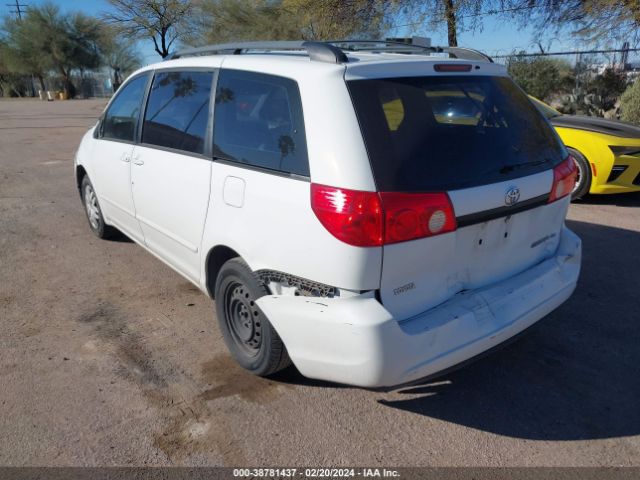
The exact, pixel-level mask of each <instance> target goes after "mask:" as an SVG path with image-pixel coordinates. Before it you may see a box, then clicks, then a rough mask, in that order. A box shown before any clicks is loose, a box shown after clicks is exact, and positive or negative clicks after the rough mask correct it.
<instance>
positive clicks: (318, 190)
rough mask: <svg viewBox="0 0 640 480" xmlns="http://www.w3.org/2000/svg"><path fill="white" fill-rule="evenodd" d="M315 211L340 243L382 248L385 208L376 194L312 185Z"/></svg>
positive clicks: (312, 206)
mask: <svg viewBox="0 0 640 480" xmlns="http://www.w3.org/2000/svg"><path fill="white" fill-rule="evenodd" d="M311 208H312V209H313V211H314V213H315V214H316V217H318V220H320V223H322V225H324V227H325V228H326V229H327V230H328V231H329V232H330V233H331V234H332V235H333V236H334V237H336V238H337V239H339V240H342V241H343V242H345V243H348V244H349V245H355V246H357V247H377V246H380V245H382V205H381V204H380V197H379V196H378V194H377V193H376V192H360V191H355V190H347V189H344V188H334V187H327V186H325V185H316V184H311Z"/></svg>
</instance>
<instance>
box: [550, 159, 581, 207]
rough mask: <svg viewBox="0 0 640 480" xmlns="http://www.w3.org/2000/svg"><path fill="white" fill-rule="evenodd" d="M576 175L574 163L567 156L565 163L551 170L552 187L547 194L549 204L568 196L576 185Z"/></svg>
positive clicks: (576, 170)
mask: <svg viewBox="0 0 640 480" xmlns="http://www.w3.org/2000/svg"><path fill="white" fill-rule="evenodd" d="M577 175H578V169H577V168H576V161H575V160H574V159H573V157H572V156H571V155H569V156H568V157H567V159H566V160H565V161H563V162H562V163H561V164H560V165H558V166H557V167H555V168H554V169H553V185H552V186H551V193H550V194H549V203H551V202H555V201H556V200H560V199H561V198H563V197H566V196H567V195H570V194H571V192H573V187H574V186H575V184H576V177H577Z"/></svg>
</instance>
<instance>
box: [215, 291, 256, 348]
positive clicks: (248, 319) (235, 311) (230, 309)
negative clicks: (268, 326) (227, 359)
mask: <svg viewBox="0 0 640 480" xmlns="http://www.w3.org/2000/svg"><path fill="white" fill-rule="evenodd" d="M223 302H224V313H225V315H224V317H225V320H226V322H227V326H228V327H229V332H231V335H232V337H233V340H234V341H235V342H236V344H237V345H238V347H240V348H241V349H242V350H243V351H244V352H245V353H246V354H247V355H250V356H252V357H254V356H256V355H257V354H258V352H259V351H260V346H261V345H262V319H261V315H262V314H261V312H260V309H259V308H258V306H257V305H256V304H255V302H254V299H253V298H252V296H251V294H250V292H249V290H248V289H247V288H246V287H245V286H244V285H242V284H241V283H237V282H233V283H230V284H229V285H228V286H227V288H226V290H225V293H224V299H223Z"/></svg>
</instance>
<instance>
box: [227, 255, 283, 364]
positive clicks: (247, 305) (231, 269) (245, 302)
mask: <svg viewBox="0 0 640 480" xmlns="http://www.w3.org/2000/svg"><path fill="white" fill-rule="evenodd" d="M215 292H216V313H217V316H218V323H219V325H220V330H221V331H222V336H223V338H224V341H225V343H226V345H227V347H228V348H229V351H230V352H231V355H232V356H233V358H235V360H236V361H237V362H238V363H239V364H240V366H242V367H243V368H245V369H247V370H249V371H250V372H251V373H253V374H254V375H259V376H267V375H271V374H272V373H275V372H277V371H279V370H282V369H284V368H286V367H288V366H289V365H290V364H291V360H289V355H288V354H287V349H286V348H285V346H284V343H282V340H281V339H280V336H279V335H278V333H277V332H276V331H275V329H274V328H273V327H272V326H271V323H269V320H268V319H267V317H266V316H265V314H264V313H263V312H262V310H260V307H258V305H257V304H256V300H257V299H258V298H260V297H262V296H264V295H267V293H268V292H267V289H266V288H265V286H264V284H263V283H262V282H261V281H260V280H259V279H258V278H257V277H256V276H255V274H254V273H253V271H251V269H250V268H249V267H248V265H247V264H246V263H245V262H243V261H242V260H241V259H239V258H233V259H231V260H229V261H227V262H226V263H225V264H224V265H223V266H222V268H221V269H220V273H219V274H218V278H217V279H216V288H215Z"/></svg>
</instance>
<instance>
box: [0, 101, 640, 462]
mask: <svg viewBox="0 0 640 480" xmlns="http://www.w3.org/2000/svg"><path fill="white" fill-rule="evenodd" d="M103 105H104V102H101V101H93V100H79V101H68V102H53V103H46V102H39V101H33V100H31V101H27V100H21V101H11V100H6V101H0V406H1V410H0V411H1V414H0V465H42V466H44V465H136V466H142V465H174V464H175V465H226V466H248V465H251V466H267V465H270V466H275V465H279V466H284V465H287V466H292V465H299V466H300V465H304V466H340V465H362V466H423V465H433V466H450V465H491V466H498V465H499V466H503V465H510V466H515V465H518V466H525V465H547V466H557V465H563V466H578V465H580V466H586V465H616V466H617V465H625V466H626V465H635V466H640V400H639V398H640V290H639V285H640V282H639V279H640V195H626V196H611V197H597V198H593V197H592V198H589V199H587V200H586V201H583V202H580V203H576V204H574V205H572V207H571V211H570V221H569V224H570V226H571V228H573V229H574V230H575V231H576V232H577V233H578V234H579V235H580V236H581V237H582V239H583V242H584V264H583V273H582V277H581V280H580V284H579V286H578V289H577V291H576V293H575V294H574V295H573V297H572V298H571V299H570V300H569V301H568V302H567V303H566V304H565V305H563V306H562V307H561V308H560V309H559V310H557V311H556V312H554V313H553V314H552V315H550V316H549V317H548V318H547V319H546V320H545V321H544V322H542V323H541V324H540V326H539V327H538V328H536V329H534V330H533V331H531V332H530V333H529V334H528V335H526V336H525V337H523V338H522V339H521V340H519V341H517V342H515V343H513V344H511V345H510V346H508V347H506V348H505V349H503V350H501V351H500V352H497V353H495V354H493V355H491V356H489V357H487V358H485V359H483V360H481V361H479V362H476V363H474V364H473V365H470V366H468V367H466V368H465V369H463V370H459V371H457V372H455V373H452V374H449V375H446V376H445V377H443V378H441V379H439V380H438V381H436V382H431V383H426V384H424V385H420V386H416V387H411V388H404V389H397V390H392V391H370V390H362V389H357V388H350V387H343V386H337V385H332V384H325V383H321V382H314V381H309V380H306V379H304V378H302V377H301V376H300V375H299V374H298V373H297V372H295V371H287V372H285V373H283V374H281V375H279V376H278V377H277V378H274V379H272V380H264V379H259V378H255V377H252V376H250V375H248V374H245V373H244V372H243V371H241V370H240V369H239V368H238V367H236V366H235V365H234V363H233V362H232V360H231V359H230V357H229V356H228V355H227V353H226V350H225V347H224V344H223V342H222V338H221V335H220V332H219V330H218V327H217V323H216V320H215V315H214V312H213V303H212V301H211V300H209V299H208V298H207V297H206V296H205V295H203V294H202V293H200V292H199V291H197V290H196V289H195V288H194V287H193V286H192V285H191V284H190V283H189V282H187V281H186V280H184V279H183V278H182V277H180V276H179V275H178V274H177V273H174V272H173V271H171V270H170V269H169V268H168V267H166V266H164V265H163V264H162V263H161V262H160V261H158V260H156V259H155V258H153V257H152V256H151V255H149V254H148V253H146V252H145V251H144V250H142V249H141V248H139V247H138V246H136V245H135V244H134V243H131V242H130V241H128V240H127V239H126V238H121V239H119V240H118V241H100V240H98V239H96V238H95V237H94V236H93V235H92V234H91V232H90V231H89V228H88V226H87V225H86V219H85V216H84V212H83V209H82V206H81V203H80V201H79V199H78V194H77V191H76V188H75V184H74V178H73V174H72V159H73V155H74V152H75V149H76V147H77V145H78V142H79V140H80V137H81V135H82V134H83V133H84V131H86V129H87V128H88V127H89V126H90V125H92V124H93V123H94V122H95V119H96V118H97V116H98V115H99V113H100V111H101V109H102V107H103Z"/></svg>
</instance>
